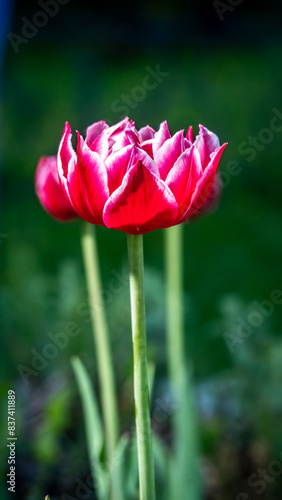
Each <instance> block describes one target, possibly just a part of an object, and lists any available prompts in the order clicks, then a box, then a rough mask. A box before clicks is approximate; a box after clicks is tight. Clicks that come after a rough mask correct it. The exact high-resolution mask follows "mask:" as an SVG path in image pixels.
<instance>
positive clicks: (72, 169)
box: [64, 155, 95, 224]
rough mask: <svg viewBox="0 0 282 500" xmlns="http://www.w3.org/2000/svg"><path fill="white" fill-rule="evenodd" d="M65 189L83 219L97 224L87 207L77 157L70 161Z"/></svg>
mask: <svg viewBox="0 0 282 500" xmlns="http://www.w3.org/2000/svg"><path fill="white" fill-rule="evenodd" d="M64 183H65V188H66V189H67V190H68V193H69V199H70V201H71V203H72V205H73V207H74V209H75V210H76V211H77V213H78V214H79V215H80V217H82V219H85V220H87V221H88V222H91V223H93V224H95V221H94V219H93V216H92V213H91V211H90V210H89V207H88V205H87V202H86V199H85V196H84V190H83V186H82V182H81V177H80V172H79V169H78V166H77V158H76V155H75V156H73V157H72V158H71V159H70V162H69V166H68V176H67V179H64Z"/></svg>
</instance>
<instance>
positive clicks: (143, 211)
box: [103, 160, 178, 234]
mask: <svg viewBox="0 0 282 500" xmlns="http://www.w3.org/2000/svg"><path fill="white" fill-rule="evenodd" d="M177 211H178V207H177V203H176V200H175V198H174V196H173V194H172V192H171V191H170V189H169V188H168V187H167V186H166V184H165V183H164V182H163V181H162V180H161V179H160V178H159V177H157V175H156V174H154V172H153V171H152V170H149V169H148V168H147V167H146V166H145V165H144V164H143V163H142V161H141V160H138V161H137V163H136V164H135V165H134V166H133V167H132V168H131V169H130V170H129V171H128V172H127V173H126V175H125V176H124V179H123V182H122V185H121V186H120V187H119V188H118V189H117V190H116V191H114V192H113V194H112V195H111V197H110V198H109V199H108V201H107V203H106V205H105V208H104V214H103V219H104V223H105V224H106V226H107V227H109V228H111V229H118V230H120V231H124V232H127V233H129V234H144V233H147V232H149V231H153V230H154V229H158V228H163V227H169V226H171V225H173V223H174V220H175V218H176V216H177Z"/></svg>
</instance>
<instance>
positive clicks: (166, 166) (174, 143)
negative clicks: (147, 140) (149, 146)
mask: <svg viewBox="0 0 282 500" xmlns="http://www.w3.org/2000/svg"><path fill="white" fill-rule="evenodd" d="M153 149H154V144H153ZM183 151H184V138H183V130H180V131H179V132H176V134H174V136H173V137H171V138H170V139H168V140H167V141H165V142H164V144H163V145H162V146H161V147H160V149H159V150H158V152H157V153H156V154H155V155H154V159H155V162H156V164H157V165H158V169H159V172H160V177H161V179H163V180H164V179H165V178H166V176H167V174H168V172H169V171H170V170H171V169H172V167H173V165H174V163H175V162H176V160H177V159H178V158H179V156H180V155H181V153H183Z"/></svg>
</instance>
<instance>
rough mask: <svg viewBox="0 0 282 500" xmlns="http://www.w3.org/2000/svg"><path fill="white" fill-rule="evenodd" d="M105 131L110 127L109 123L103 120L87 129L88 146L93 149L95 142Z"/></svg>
mask: <svg viewBox="0 0 282 500" xmlns="http://www.w3.org/2000/svg"><path fill="white" fill-rule="evenodd" d="M105 129H109V125H107V123H106V122H105V121H103V120H101V121H99V122H96V123H93V125H90V126H89V127H87V129H86V139H85V142H86V144H87V146H89V147H90V149H92V147H91V146H92V143H93V141H95V139H97V137H98V136H99V135H100V134H101V133H102V132H103V131H104V130H105Z"/></svg>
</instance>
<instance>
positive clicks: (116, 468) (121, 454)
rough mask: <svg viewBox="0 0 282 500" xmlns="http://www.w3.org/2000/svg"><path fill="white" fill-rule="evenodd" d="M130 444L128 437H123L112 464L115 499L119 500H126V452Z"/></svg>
mask: <svg viewBox="0 0 282 500" xmlns="http://www.w3.org/2000/svg"><path fill="white" fill-rule="evenodd" d="M128 444H129V437H128V436H127V435H123V436H121V438H120V440H119V442H118V444H117V447H116V450H115V455H114V459H113V462H112V464H111V479H112V484H113V485H114V491H115V498H118V500H125V499H126V498H127V496H126V494H125V482H124V480H125V461H126V450H127V448H128Z"/></svg>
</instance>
